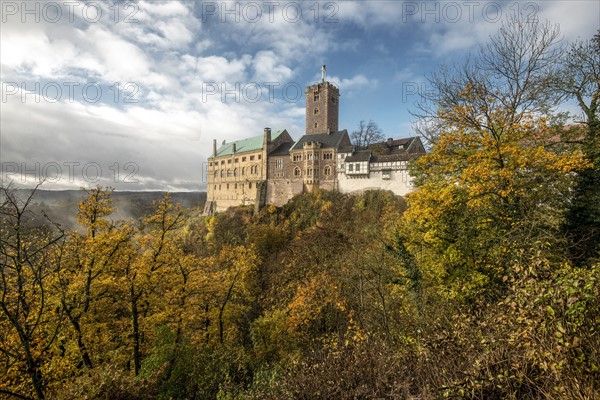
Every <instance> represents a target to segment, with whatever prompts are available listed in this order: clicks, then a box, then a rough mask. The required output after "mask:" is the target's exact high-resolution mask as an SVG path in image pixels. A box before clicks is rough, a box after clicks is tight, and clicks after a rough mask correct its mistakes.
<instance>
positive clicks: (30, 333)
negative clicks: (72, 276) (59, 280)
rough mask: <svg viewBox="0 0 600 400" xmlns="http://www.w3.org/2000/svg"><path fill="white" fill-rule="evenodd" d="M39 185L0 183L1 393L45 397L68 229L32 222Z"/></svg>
mask: <svg viewBox="0 0 600 400" xmlns="http://www.w3.org/2000/svg"><path fill="white" fill-rule="evenodd" d="M38 187H39V185H38V186H36V188H35V189H34V190H32V191H31V192H30V193H29V194H27V195H26V196H25V197H24V198H20V197H19V195H18V194H17V193H16V192H15V191H14V190H13V189H12V188H11V187H10V186H8V187H2V188H1V189H0V190H1V192H0V199H1V200H0V201H1V203H0V231H1V234H0V337H2V340H1V341H0V359H1V360H2V367H0V368H1V371H2V375H3V376H4V378H3V379H2V382H1V383H0V394H8V395H11V396H14V397H16V398H23V399H25V398H29V396H30V394H33V395H34V396H35V397H36V398H37V399H44V398H45V397H46V384H47V377H46V376H44V374H43V368H44V365H45V363H46V362H47V358H48V357H49V352H50V350H51V346H52V345H53V343H54V341H55V339H56V337H57V334H58V331H59V328H60V326H61V322H62V318H63V308H62V307H61V304H60V302H59V301H57V299H56V298H55V297H54V296H53V295H52V289H51V288H52V283H53V281H54V280H55V279H56V274H57V273H58V272H59V271H60V269H61V253H62V239H63V237H64V233H63V232H62V231H61V230H60V228H59V227H58V225H55V224H49V225H48V226H46V227H44V226H33V225H32V220H31V218H32V213H31V212H30V210H29V207H30V206H31V202H32V199H33V197H34V195H35V192H36V190H37V188H38ZM24 377H27V378H28V380H29V384H27V383H26V381H24V380H23V379H24Z"/></svg>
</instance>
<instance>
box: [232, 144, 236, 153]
mask: <svg viewBox="0 0 600 400" xmlns="http://www.w3.org/2000/svg"><path fill="white" fill-rule="evenodd" d="M232 147H233V153H235V152H236V150H237V146H236V145H235V143H233V145H232Z"/></svg>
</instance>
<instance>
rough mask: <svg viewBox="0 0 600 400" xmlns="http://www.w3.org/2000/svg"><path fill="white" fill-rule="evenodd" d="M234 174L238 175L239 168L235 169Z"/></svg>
mask: <svg viewBox="0 0 600 400" xmlns="http://www.w3.org/2000/svg"><path fill="white" fill-rule="evenodd" d="M233 176H238V169H237V168H236V169H234V170H233Z"/></svg>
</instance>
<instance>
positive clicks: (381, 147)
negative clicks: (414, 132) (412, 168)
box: [369, 136, 423, 156]
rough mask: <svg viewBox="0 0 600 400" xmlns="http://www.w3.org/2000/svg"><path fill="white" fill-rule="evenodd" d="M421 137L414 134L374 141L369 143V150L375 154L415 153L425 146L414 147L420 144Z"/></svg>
mask: <svg viewBox="0 0 600 400" xmlns="http://www.w3.org/2000/svg"><path fill="white" fill-rule="evenodd" d="M420 143H421V139H419V137H418V136H412V137H407V138H402V139H388V140H387V141H385V142H379V143H373V144H370V145H369V150H372V151H373V154H374V155H375V156H380V155H388V154H396V153H414V152H417V151H418V149H419V148H422V147H423V146H422V145H421V146H417V147H414V145H415V144H417V145H418V144H420Z"/></svg>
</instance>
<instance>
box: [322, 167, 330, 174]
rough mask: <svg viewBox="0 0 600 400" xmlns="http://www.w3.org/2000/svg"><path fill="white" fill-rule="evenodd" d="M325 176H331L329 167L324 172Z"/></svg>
mask: <svg viewBox="0 0 600 400" xmlns="http://www.w3.org/2000/svg"><path fill="white" fill-rule="evenodd" d="M323 175H325V176H330V175H331V167H330V166H329V165H328V166H326V167H325V169H324V170H323Z"/></svg>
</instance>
